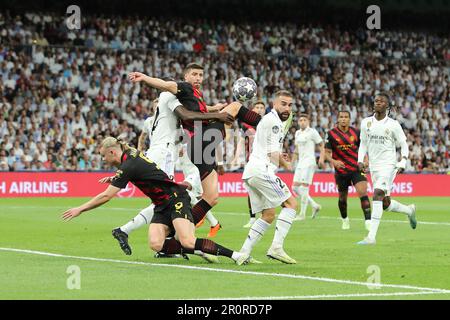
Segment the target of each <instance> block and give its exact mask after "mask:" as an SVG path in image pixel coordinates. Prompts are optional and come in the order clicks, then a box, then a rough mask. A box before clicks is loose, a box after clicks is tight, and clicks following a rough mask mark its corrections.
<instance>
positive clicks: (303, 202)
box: [299, 186, 309, 216]
mask: <svg viewBox="0 0 450 320" xmlns="http://www.w3.org/2000/svg"><path fill="white" fill-rule="evenodd" d="M299 190H300V206H301V207H300V215H301V216H303V215H305V213H306V208H308V196H309V194H308V193H309V187H304V186H300V187H299Z"/></svg>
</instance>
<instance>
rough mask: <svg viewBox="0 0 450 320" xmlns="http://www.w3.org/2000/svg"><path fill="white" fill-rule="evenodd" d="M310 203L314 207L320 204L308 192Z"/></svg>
mask: <svg viewBox="0 0 450 320" xmlns="http://www.w3.org/2000/svg"><path fill="white" fill-rule="evenodd" d="M308 203H309V204H310V205H311V206H312V207H313V208H317V207H318V206H319V204H318V203H317V202H315V201H314V200H313V198H311V196H310V195H309V194H308Z"/></svg>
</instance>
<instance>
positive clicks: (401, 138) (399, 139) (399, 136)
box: [394, 121, 406, 147]
mask: <svg viewBox="0 0 450 320" xmlns="http://www.w3.org/2000/svg"><path fill="white" fill-rule="evenodd" d="M394 123H395V124H394V129H395V130H394V135H395V136H394V138H395V142H396V145H397V147H398V146H400V145H401V144H402V143H405V142H406V135H405V132H404V131H403V128H402V126H401V125H400V123H399V122H398V121H395V122H394Z"/></svg>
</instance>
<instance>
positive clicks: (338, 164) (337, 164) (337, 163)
mask: <svg viewBox="0 0 450 320" xmlns="http://www.w3.org/2000/svg"><path fill="white" fill-rule="evenodd" d="M333 166H334V167H335V168H336V169H344V168H345V164H344V163H343V162H342V161H340V160H333Z"/></svg>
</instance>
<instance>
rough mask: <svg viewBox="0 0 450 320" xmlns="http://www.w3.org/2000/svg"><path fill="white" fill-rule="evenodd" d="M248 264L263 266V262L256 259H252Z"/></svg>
mask: <svg viewBox="0 0 450 320" xmlns="http://www.w3.org/2000/svg"><path fill="white" fill-rule="evenodd" d="M248 264H262V262H261V261H259V260H256V259H254V258H253V257H250V258H249V259H248Z"/></svg>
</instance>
